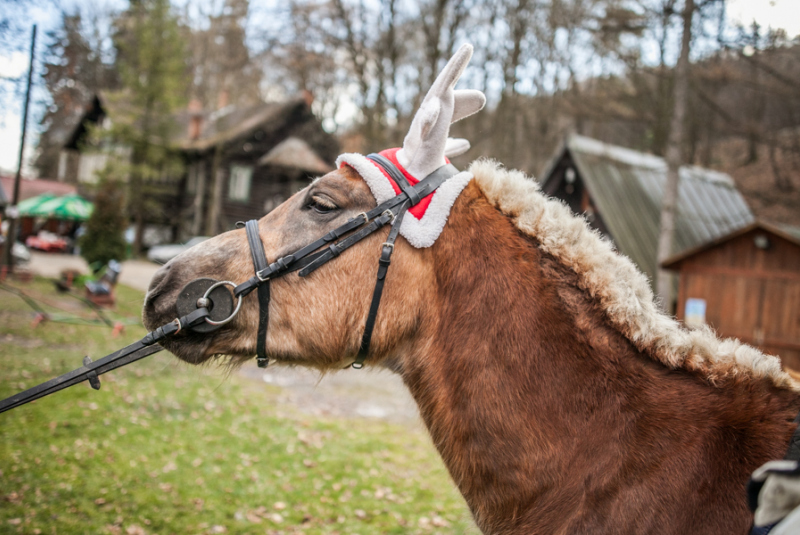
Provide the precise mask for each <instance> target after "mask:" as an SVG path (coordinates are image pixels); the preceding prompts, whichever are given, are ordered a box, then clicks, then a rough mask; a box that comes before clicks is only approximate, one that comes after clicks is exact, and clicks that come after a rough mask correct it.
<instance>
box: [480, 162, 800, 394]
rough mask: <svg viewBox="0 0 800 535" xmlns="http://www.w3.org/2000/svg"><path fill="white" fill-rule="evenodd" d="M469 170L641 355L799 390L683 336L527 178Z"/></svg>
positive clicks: (766, 366)
mask: <svg viewBox="0 0 800 535" xmlns="http://www.w3.org/2000/svg"><path fill="white" fill-rule="evenodd" d="M469 170H470V171H471V172H472V173H473V174H474V175H475V180H476V182H477V185H478V187H480V189H481V190H482V191H483V193H484V195H485V196H486V198H487V199H488V200H489V202H490V203H492V204H493V205H494V206H496V207H497V208H498V209H499V210H500V211H501V212H503V213H504V214H506V215H508V216H509V217H511V219H512V220H513V222H514V224H515V225H516V226H517V228H519V229H520V230H521V231H522V232H524V233H525V234H527V235H529V236H531V237H533V238H535V239H536V240H538V241H539V243H540V246H541V248H542V250H543V251H545V252H546V253H548V254H550V255H552V256H553V257H555V258H556V259H557V260H558V261H559V262H561V263H562V264H563V265H565V266H567V267H569V268H570V269H572V270H573V271H574V272H575V273H577V275H578V278H579V281H580V282H579V284H580V285H581V287H582V289H584V290H585V291H587V292H588V293H589V294H590V295H591V296H592V297H593V298H596V299H598V301H599V302H600V304H601V306H602V308H603V310H605V312H606V315H607V317H608V318H609V320H610V322H611V323H612V324H613V325H614V327H615V328H616V329H617V330H618V331H619V332H620V333H622V334H623V335H624V336H625V337H626V338H627V339H628V340H630V341H631V342H632V343H633V345H634V346H635V347H636V348H637V349H638V350H639V351H642V352H643V353H646V354H648V355H651V357H652V358H654V359H655V360H657V361H659V362H661V363H662V364H664V365H665V366H667V367H669V368H673V369H675V368H684V369H688V370H697V371H701V372H702V373H703V374H705V375H706V376H707V377H708V380H709V381H710V382H711V383H715V382H716V381H718V380H720V379H723V378H726V377H732V376H736V375H743V374H748V375H752V376H754V377H758V378H768V379H771V380H772V381H773V383H774V384H775V385H777V386H780V387H784V388H790V389H793V390H796V391H800V384H798V383H796V382H795V381H794V380H793V379H792V378H791V377H790V376H789V374H787V373H786V372H784V371H783V370H782V369H781V364H780V360H779V359H778V358H777V357H774V356H771V355H765V354H764V353H762V352H761V351H759V350H757V349H755V348H753V347H751V346H748V345H745V344H742V343H741V342H739V341H738V340H735V339H732V338H728V339H724V340H721V339H719V338H717V336H716V335H715V334H714V332H713V331H712V330H711V329H710V328H708V327H703V328H699V329H687V328H686V327H683V326H682V325H681V324H679V323H678V322H677V321H676V320H675V319H673V318H671V317H669V316H667V315H665V314H663V313H662V312H661V311H660V310H659V308H658V307H657V305H656V303H655V299H654V297H653V292H652V290H651V289H650V285H649V284H648V282H647V278H646V277H645V275H643V274H642V273H641V272H640V271H639V270H638V269H637V268H636V267H635V266H634V264H633V262H631V260H630V259H629V258H628V257H626V256H624V255H622V254H620V253H618V252H617V251H615V250H614V247H613V245H612V244H611V243H610V242H609V241H607V240H605V239H603V238H602V237H601V235H600V234H599V233H598V232H595V231H594V230H592V229H591V228H590V227H589V226H588V224H587V223H586V221H585V220H584V219H583V218H582V217H578V216H576V215H574V214H573V213H572V211H571V210H570V209H569V208H568V207H567V206H565V205H564V204H562V203H561V202H559V201H557V200H553V199H548V198H547V197H546V196H545V195H544V194H543V193H542V192H541V191H540V190H539V186H538V184H537V183H536V182H535V181H534V180H533V179H530V178H528V177H527V176H525V174H524V173H522V172H520V171H510V170H506V169H504V168H502V166H501V165H500V164H498V163H497V162H495V161H492V160H478V161H476V162H474V163H473V164H472V165H471V166H470V168H469Z"/></svg>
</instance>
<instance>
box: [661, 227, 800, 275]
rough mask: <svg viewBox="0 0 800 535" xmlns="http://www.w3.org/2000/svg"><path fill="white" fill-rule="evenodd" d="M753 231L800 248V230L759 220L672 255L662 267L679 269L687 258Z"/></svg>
mask: <svg viewBox="0 0 800 535" xmlns="http://www.w3.org/2000/svg"><path fill="white" fill-rule="evenodd" d="M753 230H760V231H764V232H767V233H769V234H774V235H775V236H779V237H781V238H783V239H784V240H786V241H788V242H790V243H793V244H795V245H797V246H798V247H800V228H797V227H782V226H778V225H773V224H772V223H768V222H766V221H763V220H760V219H757V220H755V221H753V222H752V223H750V224H749V225H745V226H744V227H742V228H740V229H737V230H734V231H733V232H730V233H728V234H725V235H724V236H719V237H717V238H715V239H713V240H711V241H708V242H706V243H703V244H700V245H698V246H697V247H692V248H690V249H687V250H686V251H683V252H682V253H678V254H676V255H672V256H671V257H669V258H667V259H666V260H664V262H662V263H661V266H662V267H664V268H665V269H677V268H678V264H680V263H681V262H683V261H684V260H686V259H687V258H691V257H693V256H695V255H699V254H702V253H704V252H705V251H708V250H709V249H712V248H714V247H716V246H718V245H722V244H723V243H726V242H729V241H731V240H733V239H735V238H738V237H739V236H742V235H744V234H747V233H748V232H751V231H753Z"/></svg>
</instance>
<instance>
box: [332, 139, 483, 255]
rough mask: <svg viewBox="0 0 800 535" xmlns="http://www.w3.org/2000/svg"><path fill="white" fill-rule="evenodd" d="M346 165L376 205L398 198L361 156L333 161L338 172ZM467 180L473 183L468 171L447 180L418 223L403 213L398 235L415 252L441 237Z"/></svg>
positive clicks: (411, 215)
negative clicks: (367, 189) (364, 185)
mask: <svg viewBox="0 0 800 535" xmlns="http://www.w3.org/2000/svg"><path fill="white" fill-rule="evenodd" d="M345 163H346V164H347V165H349V166H350V167H352V168H353V169H355V170H356V171H357V172H358V174H359V175H361V178H363V179H364V182H366V183H367V186H369V189H370V191H371V192H372V195H373V197H375V202H377V203H378V204H381V203H382V202H385V201H388V200H389V199H391V198H392V197H394V196H395V195H397V194H396V193H395V191H394V188H392V184H391V183H390V182H389V179H388V178H386V175H384V174H383V173H382V172H380V170H378V168H377V167H376V164H375V163H373V162H372V161H371V160H369V159H367V158H366V157H364V156H362V155H361V154H357V153H354V152H350V153H345V154H342V155H341V156H339V157H338V158H337V159H336V167H337V168H338V167H340V166H341V165H342V164H345ZM470 180H472V173H470V172H469V171H462V172H460V173H458V174H457V175H455V176H453V177H451V178H448V179H447V180H446V181H445V183H444V184H442V185H441V186H439V188H438V189H437V190H436V191H435V192H434V193H433V199H431V203H430V205H428V208H427V210H425V214H424V215H423V216H422V219H417V218H416V217H415V216H414V214H412V213H411V212H407V213H406V215H405V218H404V219H403V224H402V226H401V227H400V234H402V235H403V237H404V238H405V239H407V240H408V243H410V244H411V245H413V246H414V247H416V248H418V249H420V248H424V247H430V246H431V245H433V244H434V242H435V241H436V238H438V237H439V235H440V234H441V233H442V229H444V224H445V223H447V218H448V217H449V216H450V209H451V208H453V204H454V203H455V202H456V199H457V198H458V196H459V194H460V193H461V192H462V191H463V190H464V188H465V187H467V184H469V181H470Z"/></svg>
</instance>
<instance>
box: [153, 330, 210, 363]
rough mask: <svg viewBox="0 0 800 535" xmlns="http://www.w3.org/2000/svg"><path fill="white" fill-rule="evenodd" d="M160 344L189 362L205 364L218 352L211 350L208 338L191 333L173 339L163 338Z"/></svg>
mask: <svg viewBox="0 0 800 535" xmlns="http://www.w3.org/2000/svg"><path fill="white" fill-rule="evenodd" d="M160 344H161V346H162V347H163V348H164V349H166V350H167V351H169V352H170V353H172V354H173V355H175V356H176V357H178V359H180V360H182V361H184V362H187V363H189V364H203V363H205V362H208V361H209V360H211V359H212V358H214V357H215V356H216V353H214V352H213V351H210V347H209V345H210V344H209V341H208V340H207V339H206V340H204V339H202V338H200V337H196V336H194V335H191V334H190V335H188V336H184V337H178V338H173V339H171V340H163V341H161V342H160Z"/></svg>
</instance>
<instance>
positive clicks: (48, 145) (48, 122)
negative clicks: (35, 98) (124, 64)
mask: <svg viewBox="0 0 800 535" xmlns="http://www.w3.org/2000/svg"><path fill="white" fill-rule="evenodd" d="M87 33H91V32H90V31H87V28H85V27H84V21H83V17H82V16H81V15H80V14H73V15H70V14H67V13H64V14H63V16H62V21H61V27H60V28H58V29H57V30H54V31H51V32H49V33H48V40H49V43H48V44H47V49H46V51H45V63H44V74H42V78H43V79H44V83H45V87H46V88H47V90H48V92H49V93H50V98H51V100H52V102H51V104H50V106H48V108H47V109H46V111H45V113H44V116H43V117H42V120H41V125H42V133H41V135H40V137H39V154H38V156H37V158H36V167H37V169H38V170H39V174H40V175H41V176H44V177H47V178H55V177H56V175H57V172H58V155H59V151H60V150H61V148H62V146H63V144H64V142H65V141H66V140H67V136H68V135H69V133H70V131H71V129H72V128H74V127H75V125H76V123H77V121H78V120H79V119H80V116H81V113H82V112H83V110H84V107H85V106H86V104H87V103H88V102H89V100H90V99H91V97H92V96H93V95H95V94H96V93H97V92H98V91H102V90H105V89H109V88H111V87H113V86H114V85H115V83H116V77H115V75H114V69H113V66H112V65H108V64H106V63H104V62H103V59H102V56H103V54H102V50H100V47H101V46H102V45H100V41H101V40H102V39H98V40H96V41H95V43H94V44H93V43H92V41H91V40H90V39H88V38H87V37H86V35H85V34H87Z"/></svg>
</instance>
